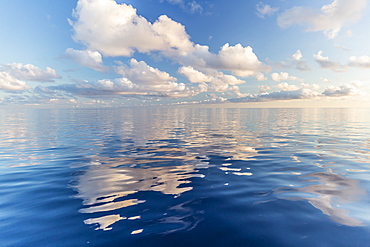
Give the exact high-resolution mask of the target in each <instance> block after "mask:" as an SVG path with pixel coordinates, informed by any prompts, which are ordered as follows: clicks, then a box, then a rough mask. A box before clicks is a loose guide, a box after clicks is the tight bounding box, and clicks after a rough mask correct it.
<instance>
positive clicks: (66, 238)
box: [0, 107, 370, 247]
mask: <svg viewBox="0 0 370 247" xmlns="http://www.w3.org/2000/svg"><path fill="white" fill-rule="evenodd" d="M369 113H370V109H243V108H195V107H193V108H177V109H176V108H142V109H141V108H140V109H137V108H136V109H27V110H19V109H17V110H10V109H1V110H0V198H1V200H0V246H130V247H135V246H140V247H141V246H161V247H162V246H171V247H172V246H177V247H178V246H370V244H369V243H370V213H369V210H370V197H369V192H370V114H369Z"/></svg>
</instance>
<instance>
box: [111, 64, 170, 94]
mask: <svg viewBox="0 0 370 247" xmlns="http://www.w3.org/2000/svg"><path fill="white" fill-rule="evenodd" d="M116 72H117V73H118V74H120V75H122V76H123V77H125V78H127V79H128V80H130V81H132V82H134V83H135V84H137V85H145V87H147V88H148V89H150V88H156V89H157V90H159V89H160V88H162V87H163V88H168V87H171V86H170V85H177V84H176V81H177V79H176V78H174V77H172V76H170V75H169V74H168V73H167V72H164V71H160V70H159V69H156V68H153V67H150V66H149V65H147V64H146V63H145V62H144V61H140V62H139V61H137V60H136V59H131V60H130V67H128V66H124V65H123V66H117V67H116Z"/></svg>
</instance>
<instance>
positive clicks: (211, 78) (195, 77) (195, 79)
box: [178, 66, 245, 85]
mask: <svg viewBox="0 0 370 247" xmlns="http://www.w3.org/2000/svg"><path fill="white" fill-rule="evenodd" d="M208 71H209V70H208ZM178 72H179V73H180V74H182V75H184V76H185V77H187V78H188V80H189V81H190V82H192V83H206V82H211V83H216V84H219V83H220V81H222V83H226V84H229V85H238V84H243V83H245V81H243V80H240V79H238V78H236V77H235V76H233V75H225V74H224V73H222V72H219V71H212V70H211V72H213V73H212V74H213V75H206V74H204V73H202V72H200V71H198V70H196V69H194V68H193V67H190V66H186V67H185V66H183V67H181V68H180V69H179V71H178Z"/></svg>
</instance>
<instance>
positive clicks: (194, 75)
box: [178, 66, 212, 83]
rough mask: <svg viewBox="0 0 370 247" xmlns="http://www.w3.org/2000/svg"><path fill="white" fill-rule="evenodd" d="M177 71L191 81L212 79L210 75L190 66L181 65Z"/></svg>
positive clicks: (198, 81)
mask: <svg viewBox="0 0 370 247" xmlns="http://www.w3.org/2000/svg"><path fill="white" fill-rule="evenodd" d="M178 72H179V73H180V74H182V75H183V76H185V77H186V78H188V80H189V81H190V82H192V83H202V82H210V81H211V80H212V76H207V75H205V74H204V73H202V72H200V71H198V70H196V69H194V68H193V67H191V66H183V67H181V68H180V69H179V70H178Z"/></svg>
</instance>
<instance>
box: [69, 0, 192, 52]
mask: <svg viewBox="0 0 370 247" xmlns="http://www.w3.org/2000/svg"><path fill="white" fill-rule="evenodd" d="M108 13H109V14H108ZM73 17H74V18H76V21H74V22H73V21H70V24H71V25H72V27H73V29H74V32H75V33H74V35H73V39H74V40H75V41H77V42H80V43H82V44H84V45H86V46H87V47H88V48H89V49H90V50H96V51H99V52H101V53H102V54H104V55H106V56H130V55H131V54H132V53H133V52H134V51H135V50H137V51H139V52H151V51H163V50H169V49H176V50H180V51H189V50H190V49H193V44H192V42H190V40H189V36H188V34H187V33H186V32H185V27H184V26H182V25H181V24H180V23H177V22H175V21H173V20H171V19H170V18H168V17H167V16H165V15H162V16H160V17H159V18H158V20H157V21H155V22H154V23H153V24H152V23H150V22H148V21H147V20H146V19H145V18H144V17H142V16H139V15H137V14H136V9H135V8H133V7H132V6H131V5H127V4H117V3H116V2H115V1H114V0H79V1H78V3H77V6H76V9H75V10H74V12H73Z"/></svg>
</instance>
